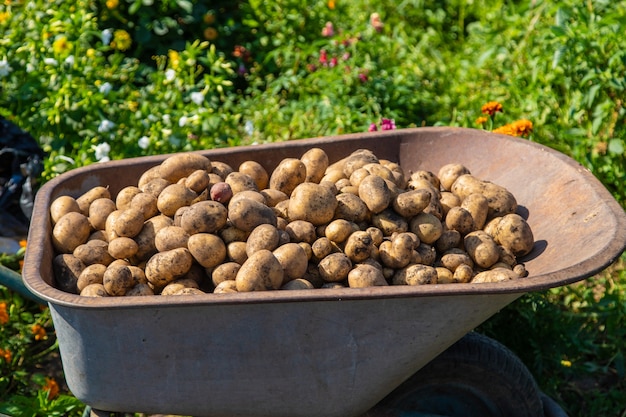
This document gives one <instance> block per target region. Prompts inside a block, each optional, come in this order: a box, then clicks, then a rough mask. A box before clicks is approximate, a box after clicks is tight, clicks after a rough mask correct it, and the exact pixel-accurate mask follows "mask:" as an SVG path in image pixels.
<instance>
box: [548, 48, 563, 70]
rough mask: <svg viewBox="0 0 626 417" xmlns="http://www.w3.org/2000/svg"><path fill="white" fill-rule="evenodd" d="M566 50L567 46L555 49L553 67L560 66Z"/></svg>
mask: <svg viewBox="0 0 626 417" xmlns="http://www.w3.org/2000/svg"><path fill="white" fill-rule="evenodd" d="M565 51H567V47H565V46H559V47H558V48H557V49H556V50H555V51H554V55H552V69H556V68H557V67H558V66H559V63H560V62H561V58H563V55H564V54H565Z"/></svg>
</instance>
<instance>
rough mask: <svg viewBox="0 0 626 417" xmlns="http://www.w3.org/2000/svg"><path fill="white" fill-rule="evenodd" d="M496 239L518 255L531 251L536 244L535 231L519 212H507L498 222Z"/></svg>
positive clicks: (494, 235) (495, 232) (494, 236)
mask: <svg viewBox="0 0 626 417" xmlns="http://www.w3.org/2000/svg"><path fill="white" fill-rule="evenodd" d="M496 224H497V226H496V227H495V231H494V234H493V238H494V240H495V241H496V242H497V243H498V244H499V245H502V246H504V247H505V248H506V249H508V250H510V251H511V253H513V255H515V256H516V257H520V256H524V255H527V254H528V253H530V251H531V250H532V249H533V246H534V244H535V238H534V236H533V232H532V230H531V228H530V226H529V225H528V223H527V222H526V220H525V219H524V218H523V217H522V216H520V215H519V214H515V213H513V214H507V215H505V216H504V217H502V218H501V219H500V221H499V222H497V223H496Z"/></svg>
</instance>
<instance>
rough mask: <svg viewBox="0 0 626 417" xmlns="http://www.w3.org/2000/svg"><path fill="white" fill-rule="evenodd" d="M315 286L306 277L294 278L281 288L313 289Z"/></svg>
mask: <svg viewBox="0 0 626 417" xmlns="http://www.w3.org/2000/svg"><path fill="white" fill-rule="evenodd" d="M313 288H315V287H314V286H313V284H312V283H311V282H310V281H307V280H306V279H304V278H296V279H293V280H291V281H288V282H286V283H285V284H283V286H282V287H280V289H281V290H311V289H313Z"/></svg>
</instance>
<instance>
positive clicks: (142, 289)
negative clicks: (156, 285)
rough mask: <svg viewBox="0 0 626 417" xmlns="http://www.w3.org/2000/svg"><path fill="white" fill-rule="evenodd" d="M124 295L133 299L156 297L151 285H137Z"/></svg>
mask: <svg viewBox="0 0 626 417" xmlns="http://www.w3.org/2000/svg"><path fill="white" fill-rule="evenodd" d="M81 295H82V294H81ZM124 295H125V296H126V297H133V296H135V297H136V296H142V297H143V296H148V295H154V290H152V288H150V285H148V284H136V285H135V286H134V287H133V288H131V289H130V290H128V291H126V294H124Z"/></svg>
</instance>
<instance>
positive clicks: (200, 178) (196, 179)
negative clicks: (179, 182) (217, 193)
mask: <svg viewBox="0 0 626 417" xmlns="http://www.w3.org/2000/svg"><path fill="white" fill-rule="evenodd" d="M210 183H211V177H209V173H208V172H207V171H206V170H204V169H197V170H195V171H194V172H192V173H191V174H189V176H188V177H187V178H185V184H184V185H185V187H187V188H189V189H190V190H191V191H193V192H194V193H196V194H198V195H199V194H201V193H202V192H203V191H205V190H206V189H207V188H208V187H209V184H210Z"/></svg>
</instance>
